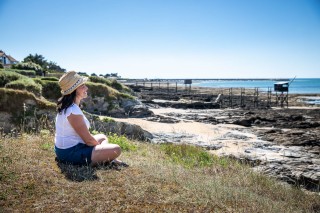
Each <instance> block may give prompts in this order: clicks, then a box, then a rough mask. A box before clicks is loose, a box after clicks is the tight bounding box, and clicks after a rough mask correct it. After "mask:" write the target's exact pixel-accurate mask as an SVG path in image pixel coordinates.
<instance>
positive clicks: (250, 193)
mask: <svg viewBox="0 0 320 213" xmlns="http://www.w3.org/2000/svg"><path fill="white" fill-rule="evenodd" d="M136 146H137V150H136V151H130V152H123V154H122V157H121V158H122V160H124V161H126V162H127V163H128V164H129V165H130V167H128V168H121V169H114V168H110V167H108V166H100V167H98V168H92V167H88V166H84V167H77V166H71V165H61V164H58V163H57V162H56V161H55V160H54V159H55V154H54V151H53V136H52V135H50V134H44V133H43V134H41V135H23V136H22V137H21V138H16V139H13V138H4V139H3V138H2V139H1V142H0V212H12V211H18V212H317V211H320V199H319V198H320V197H319V195H316V194H313V195H309V194H306V193H304V192H302V191H300V190H297V189H292V188H290V187H285V186H281V185H279V184H277V183H276V182H275V181H273V180H271V179H269V178H266V177H264V176H261V175H258V174H255V173H253V172H251V170H250V168H248V167H247V166H243V165H240V164H238V163H236V162H233V163H232V162H231V163H228V164H221V163H217V164H213V165H210V166H207V167H201V168H198V167H196V168H192V169H190V168H189V169H188V168H186V167H184V166H183V165H181V164H177V163H173V162H172V161H169V160H168V156H167V155H166V154H165V152H164V151H162V149H161V148H160V146H158V145H153V144H143V143H136Z"/></svg>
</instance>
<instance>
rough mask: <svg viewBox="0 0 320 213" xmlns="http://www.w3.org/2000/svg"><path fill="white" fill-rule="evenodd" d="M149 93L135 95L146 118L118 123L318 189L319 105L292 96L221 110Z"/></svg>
mask: <svg viewBox="0 0 320 213" xmlns="http://www.w3.org/2000/svg"><path fill="white" fill-rule="evenodd" d="M155 93H156V92H155ZM148 94H150V95H148ZM148 94H146V93H143V92H141V91H140V93H139V94H138V96H139V97H140V98H141V97H143V99H141V101H142V102H143V103H145V105H146V106H147V108H148V109H149V110H150V113H147V114H148V116H140V117H142V118H125V119H124V118H122V119H118V121H122V122H128V123H132V124H136V125H139V126H140V127H141V128H142V129H144V130H146V131H148V132H150V133H151V135H152V137H151V139H150V140H151V141H152V142H154V143H162V142H172V143H189V144H195V145H198V146H202V147H204V148H206V149H207V150H209V151H210V152H212V153H215V154H218V155H220V156H229V157H232V158H235V159H238V160H240V161H242V162H245V163H249V164H250V165H252V166H253V169H254V170H257V171H259V172H263V173H265V174H267V175H270V176H273V177H275V178H277V179H279V180H282V181H285V182H286V183H290V184H293V185H296V186H301V187H302V188H305V189H307V190H310V191H314V192H318V193H319V190H320V108H319V107H315V106H307V105H305V104H302V103H301V102H299V100H300V99H299V96H295V95H293V96H292V97H291V102H290V105H291V106H290V107H289V108H279V107H265V106H263V107H258V108H255V107H250V106H248V105H247V106H246V107H242V108H240V107H237V108H226V107H225V108H221V106H219V105H217V103H216V102H214V101H209V100H195V98H193V99H192V100H191V99H189V100H188V99H186V97H183V98H182V97H175V98H174V99H173V98H172V96H168V94H166V95H163V96H161V95H159V93H157V95H154V94H152V92H151V93H150V91H148ZM210 94H211V93H210ZM168 97H169V98H168ZM190 97H191V96H190ZM213 99H214V98H212V100H213ZM186 100H187V101H186ZM296 106H297V107H296Z"/></svg>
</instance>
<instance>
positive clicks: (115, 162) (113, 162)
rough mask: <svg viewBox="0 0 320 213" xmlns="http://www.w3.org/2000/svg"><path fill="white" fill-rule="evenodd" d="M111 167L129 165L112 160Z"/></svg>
mask: <svg viewBox="0 0 320 213" xmlns="http://www.w3.org/2000/svg"><path fill="white" fill-rule="evenodd" d="M111 165H114V166H122V167H128V166H129V165H128V164H126V163H125V162H123V161H121V160H118V159H114V160H113V161H111Z"/></svg>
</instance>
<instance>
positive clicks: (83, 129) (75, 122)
mask: <svg viewBox="0 0 320 213" xmlns="http://www.w3.org/2000/svg"><path fill="white" fill-rule="evenodd" d="M68 121H69V122H70V124H71V126H72V128H73V129H74V130H75V131H76V132H77V133H78V135H79V136H80V137H81V138H82V140H83V141H84V142H85V143H86V144H87V145H88V146H95V145H98V144H100V143H99V142H98V141H96V139H95V138H94V137H92V135H91V134H90V132H89V130H88V129H87V126H86V124H85V122H84V119H83V116H82V115H74V114H70V115H69V116H68Z"/></svg>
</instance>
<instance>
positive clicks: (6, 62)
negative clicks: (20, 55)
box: [0, 50, 19, 67]
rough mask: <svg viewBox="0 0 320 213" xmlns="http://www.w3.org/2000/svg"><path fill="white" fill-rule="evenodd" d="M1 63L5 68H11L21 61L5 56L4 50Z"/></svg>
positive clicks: (0, 54) (0, 59)
mask: <svg viewBox="0 0 320 213" xmlns="http://www.w3.org/2000/svg"><path fill="white" fill-rule="evenodd" d="M0 63H1V64H2V65H3V66H4V67H9V66H10V65H12V64H17V63H19V61H17V60H16V59H14V58H13V57H12V56H10V55H7V54H5V52H3V51H2V50H0Z"/></svg>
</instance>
